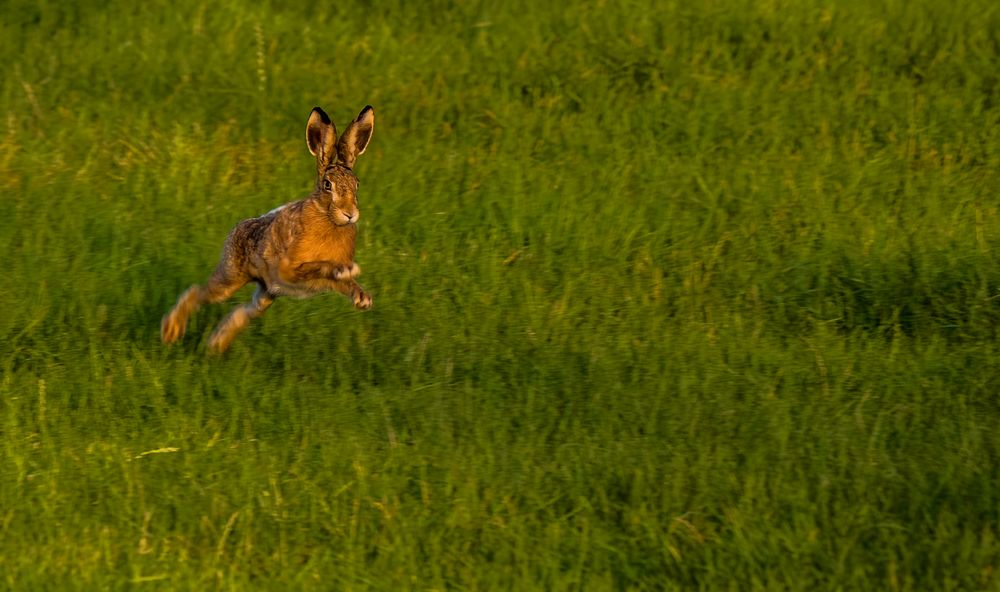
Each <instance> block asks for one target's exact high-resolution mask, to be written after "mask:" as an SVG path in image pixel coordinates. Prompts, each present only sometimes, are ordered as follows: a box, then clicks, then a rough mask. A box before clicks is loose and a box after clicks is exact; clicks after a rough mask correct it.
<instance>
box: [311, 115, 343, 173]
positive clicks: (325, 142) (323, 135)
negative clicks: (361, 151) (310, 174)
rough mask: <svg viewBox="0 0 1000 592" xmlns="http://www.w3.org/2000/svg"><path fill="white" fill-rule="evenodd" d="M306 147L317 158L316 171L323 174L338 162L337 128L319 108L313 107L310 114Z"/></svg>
mask: <svg viewBox="0 0 1000 592" xmlns="http://www.w3.org/2000/svg"><path fill="white" fill-rule="evenodd" d="M306 145H307V146H309V152H310V153H312V155H313V156H315V157H316V170H317V171H319V172H323V169H325V168H326V167H327V166H328V165H330V164H331V163H333V162H334V161H336V160H337V126H335V125H333V122H332V121H330V116H329V115H327V114H326V112H325V111H323V110H322V109H320V108H319V107H313V110H312V113H310V114H309V122H308V123H307V124H306Z"/></svg>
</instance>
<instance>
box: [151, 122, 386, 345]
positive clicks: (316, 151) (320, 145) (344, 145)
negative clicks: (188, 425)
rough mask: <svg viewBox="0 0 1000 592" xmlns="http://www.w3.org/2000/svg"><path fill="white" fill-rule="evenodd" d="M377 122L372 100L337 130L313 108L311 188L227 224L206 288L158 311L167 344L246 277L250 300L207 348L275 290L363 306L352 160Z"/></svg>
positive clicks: (227, 339) (367, 301)
mask: <svg viewBox="0 0 1000 592" xmlns="http://www.w3.org/2000/svg"><path fill="white" fill-rule="evenodd" d="M374 127H375V111H374V110H373V109H372V107H371V105H369V106H367V107H365V108H364V109H362V110H361V113H360V114H359V115H358V117H357V119H355V120H354V121H352V122H351V123H350V125H348V126H347V129H346V130H344V133H343V135H341V136H340V137H339V138H338V137H337V129H336V126H334V124H333V122H331V121H330V117H329V116H328V115H327V114H326V113H325V112H324V111H323V110H322V109H320V108H319V107H316V108H314V109H313V110H312V113H310V115H309V121H308V122H307V123H306V145H307V146H308V147H309V152H311V153H312V154H313V156H315V157H316V189H315V190H313V192H312V194H311V195H309V197H307V198H305V199H302V200H299V201H296V202H292V203H288V204H285V205H283V206H280V207H278V208H275V209H273V210H271V211H270V212H268V213H266V214H264V215H263V216H260V217H258V218H250V219H249V220H244V221H242V222H240V223H239V224H237V225H236V227H235V228H233V230H232V232H230V233H229V236H228V237H227V238H226V242H225V245H224V246H223V248H222V260H221V261H219V264H218V266H217V267H216V268H215V272H214V273H213V274H212V276H211V277H210V278H209V279H208V282H207V283H206V284H205V285H204V286H200V285H193V286H191V287H190V288H188V289H187V291H185V292H184V293H183V294H181V296H180V298H179V299H178V300H177V304H176V305H175V306H174V308H173V309H172V310H171V311H170V312H169V313H168V314H167V315H166V316H165V317H163V322H162V324H161V326H160V337H161V338H162V339H163V342H164V343H173V342H175V341H177V340H178V339H180V338H181V337H182V336H183V335H184V330H185V328H186V327H187V321H188V317H190V316H191V314H192V313H194V312H195V311H196V310H197V309H198V308H199V307H200V306H201V305H202V304H205V303H218V302H222V301H223V300H225V299H226V298H229V297H230V296H231V295H232V294H233V293H234V292H236V291H237V290H239V289H240V288H242V287H243V286H245V285H246V284H247V283H249V282H255V283H256V284H257V291H256V292H254V295H253V299H252V300H251V301H250V302H249V303H247V304H243V305H241V306H238V307H236V308H235V309H234V310H233V311H232V312H231V313H230V314H229V315H228V316H227V317H226V318H224V319H223V320H222V321H221V322H220V323H219V325H218V327H216V329H215V331H214V332H213V333H212V337H211V338H210V340H209V349H210V350H211V351H213V352H217V353H221V352H224V351H225V350H226V349H227V348H228V347H229V345H230V344H231V343H232V341H233V339H234V338H235V337H236V335H237V334H238V333H239V332H240V331H242V330H243V329H244V328H245V327H246V326H247V324H248V323H249V322H250V321H251V320H252V319H254V318H256V317H259V316H260V315H262V314H263V313H264V311H266V310H267V309H268V308H269V307H270V306H271V304H273V303H274V300H275V298H277V297H278V296H292V297H296V298H308V297H310V296H313V295H315V294H319V293H321V292H329V291H331V290H335V291H337V292H340V293H341V294H344V295H345V296H347V297H349V298H350V299H351V300H352V301H353V302H354V306H355V307H356V308H359V309H361V310H367V309H369V308H371V306H372V297H371V295H370V294H368V292H365V290H364V288H362V287H361V286H360V285H359V284H358V282H357V281H355V278H357V277H358V275H359V274H360V273H361V270H360V269H359V268H358V264H357V263H355V262H354V239H355V236H356V234H357V227H356V224H357V221H358V217H359V215H360V212H359V211H358V198H357V191H358V179H357V177H355V176H354V171H353V170H352V168H353V167H354V162H355V160H356V159H357V157H358V156H360V155H361V154H363V153H364V151H365V148H367V147H368V142H369V140H371V137H372V131H373V130H374Z"/></svg>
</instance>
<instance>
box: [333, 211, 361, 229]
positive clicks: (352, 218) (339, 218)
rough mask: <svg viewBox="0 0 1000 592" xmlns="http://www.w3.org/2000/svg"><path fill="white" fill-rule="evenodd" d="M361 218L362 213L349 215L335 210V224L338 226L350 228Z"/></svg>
mask: <svg viewBox="0 0 1000 592" xmlns="http://www.w3.org/2000/svg"><path fill="white" fill-rule="evenodd" d="M360 217H361V213H360V212H352V213H350V214H349V213H347V212H344V211H343V210H334V212H333V223H334V224H336V225H337V226H350V225H351V224H354V223H355V222H357V221H358V218H360Z"/></svg>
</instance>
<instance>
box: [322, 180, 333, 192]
mask: <svg viewBox="0 0 1000 592" xmlns="http://www.w3.org/2000/svg"><path fill="white" fill-rule="evenodd" d="M323 191H333V183H331V182H330V180H329V179H323Z"/></svg>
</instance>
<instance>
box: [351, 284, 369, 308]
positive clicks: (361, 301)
mask: <svg viewBox="0 0 1000 592" xmlns="http://www.w3.org/2000/svg"><path fill="white" fill-rule="evenodd" d="M353 296H354V308H357V309H359V310H368V309H369V308H371V307H372V295H371V294H369V293H368V292H365V291H364V290H362V289H361V288H358V289H357V290H355V291H354V295H353Z"/></svg>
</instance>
